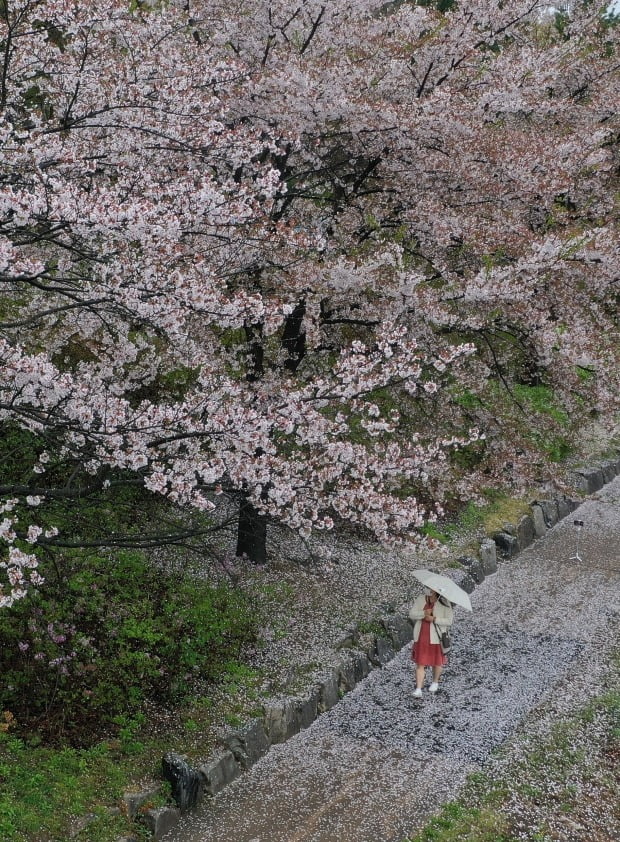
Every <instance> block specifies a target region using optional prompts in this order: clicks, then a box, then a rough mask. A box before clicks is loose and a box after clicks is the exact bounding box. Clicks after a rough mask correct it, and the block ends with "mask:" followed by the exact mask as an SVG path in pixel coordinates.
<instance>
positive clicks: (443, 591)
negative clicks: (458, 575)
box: [413, 570, 471, 611]
mask: <svg viewBox="0 0 620 842" xmlns="http://www.w3.org/2000/svg"><path fill="white" fill-rule="evenodd" d="M413 575H414V576H415V578H416V579H417V580H418V582H421V583H422V584H423V585H424V586H425V587H427V588H430V589H431V590H432V591H435V592H436V593H438V594H439V596H443V597H445V599H447V600H449V602H454V603H456V605H460V606H461V607H462V608H466V609H467V610H468V611H471V602H470V599H469V594H468V593H466V592H465V591H464V590H463V588H459V586H458V585H457V584H456V582H453V581H452V579H449V578H448V577H447V576H442V575H441V573H433V571H432V570H414V571H413Z"/></svg>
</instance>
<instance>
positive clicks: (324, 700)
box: [317, 672, 340, 713]
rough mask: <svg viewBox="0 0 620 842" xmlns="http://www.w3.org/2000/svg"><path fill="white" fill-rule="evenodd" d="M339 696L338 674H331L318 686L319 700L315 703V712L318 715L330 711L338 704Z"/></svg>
mask: <svg viewBox="0 0 620 842" xmlns="http://www.w3.org/2000/svg"><path fill="white" fill-rule="evenodd" d="M339 698H340V696H339V693H338V673H337V672H333V673H332V674H331V675H328V676H327V677H326V678H325V679H323V681H322V682H321V684H320V686H319V698H318V703H317V710H318V712H319V713H325V711H327V710H331V709H332V708H333V707H334V705H335V704H336V703H337V702H338V700H339Z"/></svg>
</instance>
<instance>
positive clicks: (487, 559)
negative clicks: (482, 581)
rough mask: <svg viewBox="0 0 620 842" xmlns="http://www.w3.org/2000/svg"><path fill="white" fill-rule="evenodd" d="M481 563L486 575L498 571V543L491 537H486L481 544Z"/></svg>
mask: <svg viewBox="0 0 620 842" xmlns="http://www.w3.org/2000/svg"><path fill="white" fill-rule="evenodd" d="M479 552H480V563H481V564H482V570H483V571H484V575H485V576H488V575H489V574H491V573H496V572H497V545H496V544H495V541H492V540H491V539H490V538H485V539H484V541H482V542H481V544H480V550H479Z"/></svg>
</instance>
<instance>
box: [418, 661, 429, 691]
mask: <svg viewBox="0 0 620 842" xmlns="http://www.w3.org/2000/svg"><path fill="white" fill-rule="evenodd" d="M425 672H426V667H425V666H424V664H416V668H415V686H416V690H421V689H422V687H423V686H424V674H425Z"/></svg>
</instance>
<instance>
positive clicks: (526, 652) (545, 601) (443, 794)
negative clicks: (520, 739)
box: [165, 477, 620, 842]
mask: <svg viewBox="0 0 620 842" xmlns="http://www.w3.org/2000/svg"><path fill="white" fill-rule="evenodd" d="M574 519H579V520H582V521H584V524H585V525H584V527H583V530H582V533H581V537H580V546H579V555H580V556H581V560H580V559H575V558H571V556H574V555H575V553H576V550H577V528H576V527H575V525H574V523H573V521H574ZM472 605H473V609H474V610H473V613H472V614H468V613H466V612H464V611H462V610H459V609H458V608H457V609H456V618H455V626H454V643H453V649H452V655H451V664H450V666H449V667H448V668H447V669H446V672H445V674H444V677H443V679H442V683H441V690H440V692H439V693H438V694H437V695H436V696H435V697H433V696H430V695H429V694H428V692H427V691H425V693H424V697H423V698H422V699H421V700H414V699H413V697H412V689H413V684H412V667H411V662H410V659H409V646H407V647H405V648H404V649H403V650H402V651H401V652H400V653H399V654H398V655H397V656H396V658H394V660H393V661H391V662H390V663H389V664H388V665H387V666H385V667H383V668H382V669H378V670H375V671H374V672H372V673H371V674H370V675H369V676H368V678H366V679H365V680H364V681H363V682H362V683H361V684H359V685H358V686H357V687H356V689H355V690H353V691H352V692H351V693H349V694H348V695H347V696H346V697H345V698H344V699H343V700H342V701H341V702H340V703H339V704H338V705H336V707H335V708H333V709H332V710H331V711H329V712H328V713H326V714H324V715H323V716H321V717H319V718H318V719H317V720H316V722H314V723H313V725H311V726H310V727H309V728H308V729H307V730H305V731H302V732H301V733H300V734H297V735H296V736H295V737H293V738H292V739H290V740H289V741H288V742H286V743H284V744H282V745H276V746H273V747H272V748H271V749H270V751H269V752H268V754H267V755H266V756H265V757H263V758H262V759H261V760H259V762H258V763H257V764H256V765H255V766H254V767H253V768H252V769H251V770H250V771H249V772H247V773H245V774H244V775H243V776H242V777H241V778H239V779H237V780H236V781H234V782H233V783H232V784H231V785H230V786H228V787H227V788H226V789H225V790H224V791H222V792H221V793H220V794H219V795H217V796H216V797H215V798H213V799H206V800H205V801H204V802H203V804H202V806H201V808H200V810H199V812H198V813H196V814H195V815H192V816H187V817H185V818H184V819H183V820H182V821H181V823H180V824H179V825H178V826H177V827H176V828H175V830H174V831H172V832H171V833H169V834H168V835H167V836H166V837H165V842H216V840H217V842H224V841H225V842H334V840H338V842H401V840H402V839H403V838H404V837H405V836H406V835H407V834H408V833H412V832H413V831H415V829H416V828H419V827H420V826H421V825H422V824H423V823H425V821H426V820H427V819H428V818H429V817H430V816H431V815H432V813H434V812H435V811H436V810H437V809H438V807H439V806H440V805H441V803H442V802H444V801H447V800H450V799H451V798H452V797H454V796H455V795H456V794H457V792H458V790H459V787H460V786H461V784H462V783H463V781H464V779H465V777H466V776H467V774H468V773H470V772H472V771H475V770H479V769H481V768H482V766H483V764H484V763H485V761H486V759H487V758H488V757H489V755H490V753H491V752H492V751H493V750H494V749H495V748H497V747H498V746H499V745H500V744H501V743H502V742H504V741H505V740H506V739H507V738H508V737H509V736H510V735H511V734H512V733H513V732H514V731H515V729H516V728H517V727H518V725H519V723H520V722H521V721H522V720H523V718H524V716H525V715H526V714H527V713H528V712H530V711H531V710H532V709H533V708H535V707H536V706H538V705H540V704H541V703H543V704H545V705H547V706H556V707H557V709H558V715H561V712H562V707H563V706H564V707H565V708H567V709H568V708H570V706H571V705H581V704H584V703H585V702H586V701H587V698H588V695H589V694H591V693H592V692H594V689H595V687H594V686H593V685H595V684H596V675H597V670H598V669H599V667H601V665H602V663H603V660H604V654H605V652H604V650H605V648H606V646H607V645H608V643H609V642H610V641H611V640H613V634H610V631H611V630H612V629H617V618H618V616H619V615H620V477H619V478H617V479H616V480H614V481H613V482H612V483H610V484H609V485H608V486H606V487H605V489H604V490H603V491H601V492H599V493H598V494H597V495H595V496H594V497H592V498H590V499H589V500H587V501H586V502H585V503H584V504H583V505H582V506H580V508H579V509H578V510H576V511H575V512H574V513H573V514H572V515H569V516H568V517H567V518H566V519H565V520H564V521H562V522H560V523H559V524H558V525H557V526H555V527H554V528H553V529H552V530H550V531H549V532H548V533H547V534H546V535H545V536H544V537H543V538H541V539H539V540H538V541H536V542H535V544H534V545H532V546H531V547H529V548H528V549H527V550H525V551H524V552H522V553H521V554H520V555H519V556H518V557H517V558H516V559H514V560H512V561H509V562H503V563H500V566H499V569H498V572H497V573H496V574H494V575H492V576H490V577H488V578H487V579H486V580H485V581H484V582H483V583H482V584H481V585H479V586H478V587H477V588H476V590H475V592H474V593H473V594H472Z"/></svg>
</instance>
